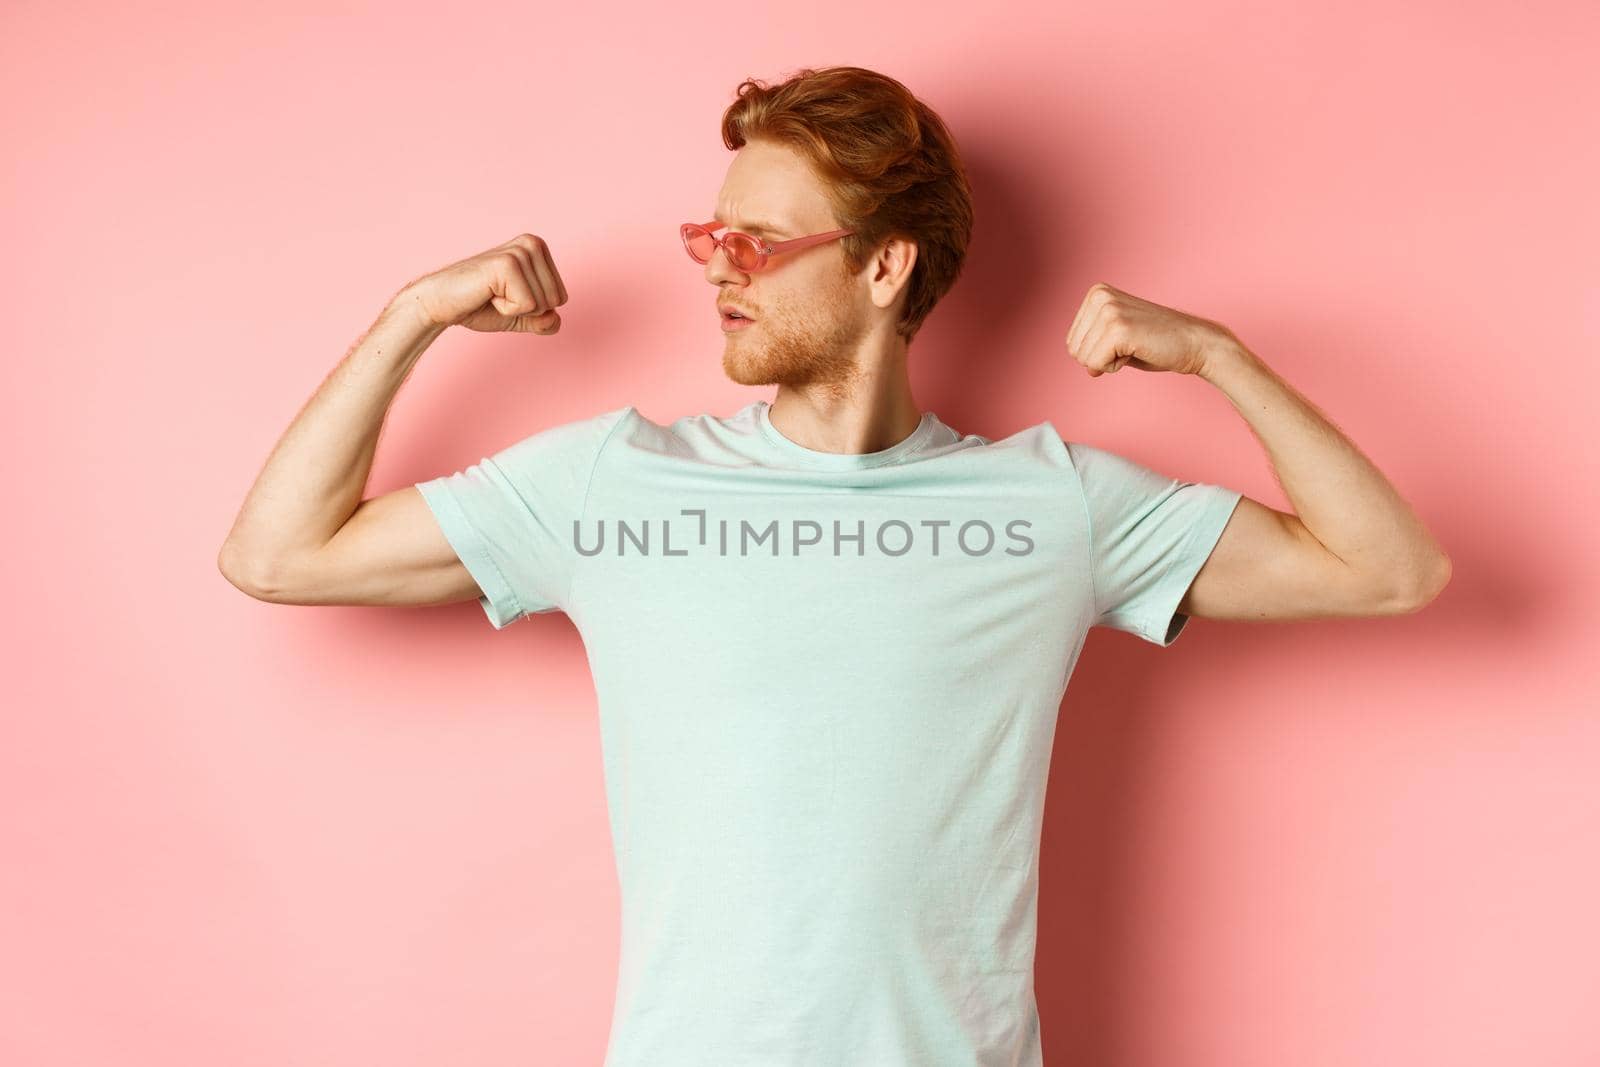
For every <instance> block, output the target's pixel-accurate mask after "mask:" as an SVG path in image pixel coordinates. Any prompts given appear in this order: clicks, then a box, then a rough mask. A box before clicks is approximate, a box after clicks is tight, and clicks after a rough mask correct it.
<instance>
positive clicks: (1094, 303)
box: [1067, 282, 1232, 378]
mask: <svg viewBox="0 0 1600 1067" xmlns="http://www.w3.org/2000/svg"><path fill="white" fill-rule="evenodd" d="M1230 339H1232V334H1231V333H1230V332H1229V331H1228V328H1227V327H1225V326H1223V325H1222V324H1221V323H1218V322H1212V321H1211V320H1210V319H1203V318H1200V317H1198V316H1196V315H1189V314H1186V313H1184V312H1182V311H1177V310H1174V309H1173V308H1169V307H1163V306H1161V305H1160V304H1153V303H1151V302H1150V301H1148V300H1141V299H1140V298H1139V297H1136V296H1134V295H1133V294H1131V293H1125V292H1123V291H1122V290H1120V289H1114V288H1112V287H1111V286H1109V285H1107V284H1106V283H1105V282H1096V283H1095V284H1093V285H1091V286H1090V287H1089V292H1088V293H1087V294H1085V296H1084V298H1083V303H1082V304H1081V305H1080V306H1079V307H1078V314H1077V317H1076V318H1074V319H1073V320H1072V328H1071V329H1069V330H1068V331H1067V352H1068V353H1069V354H1070V355H1071V356H1072V358H1073V359H1075V360H1077V361H1078V362H1079V363H1081V364H1083V366H1084V368H1085V369H1086V370H1087V371H1088V372H1089V377H1091V378H1097V377H1099V376H1100V375H1102V374H1115V373H1116V372H1117V369H1118V368H1120V367H1123V366H1130V367H1137V368H1139V369H1140V370H1147V371H1175V372H1177V373H1179V374H1202V373H1203V372H1204V370H1205V366H1206V358H1207V354H1208V353H1210V352H1212V351H1213V350H1215V348H1216V347H1217V346H1218V345H1220V344H1222V343H1223V342H1225V341H1227V340H1230Z"/></svg>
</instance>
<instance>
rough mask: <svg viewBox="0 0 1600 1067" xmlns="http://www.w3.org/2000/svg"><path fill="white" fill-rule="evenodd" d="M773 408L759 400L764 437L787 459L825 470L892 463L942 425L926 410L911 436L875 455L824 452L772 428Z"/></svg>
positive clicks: (905, 454) (925, 440)
mask: <svg viewBox="0 0 1600 1067" xmlns="http://www.w3.org/2000/svg"><path fill="white" fill-rule="evenodd" d="M771 406H772V405H771V404H769V403H768V402H767V401H765V400H758V401H756V405H755V407H756V412H755V415H756V425H757V427H759V428H760V431H761V436H762V437H763V438H765V439H766V441H767V443H768V444H770V445H771V446H772V447H773V448H776V449H777V450H778V451H779V452H781V453H783V455H784V456H785V457H787V458H789V459H791V460H795V461H798V462H800V463H803V464H806V465H807V466H811V467H818V468H822V469H825V470H859V469H861V468H864V467H880V466H882V465H883V464H885V463H893V462H895V461H896V460H899V459H902V458H904V457H905V456H907V455H909V454H910V453H912V452H915V451H916V450H917V449H919V448H921V447H922V446H923V445H925V444H927V443H928V442H929V441H930V440H931V439H932V438H933V435H934V434H935V433H936V432H937V430H938V424H939V420H938V417H937V416H936V415H934V413H933V412H931V411H924V412H923V413H922V419H921V420H920V421H919V422H918V423H917V428H916V429H914V430H912V431H911V433H910V435H909V436H907V437H904V438H902V439H901V440H899V441H897V442H895V443H894V444H892V445H890V446H889V447H888V448H883V449H879V450H878V451H876V452H821V451H818V450H817V449H814V448H807V447H806V446H805V445H802V444H800V443H799V442H797V441H791V440H789V438H787V437H785V436H784V435H783V434H782V432H780V431H779V429H778V428H777V427H776V426H774V425H772V420H771V418H770V417H769V416H768V409H769V408H770V407H771Z"/></svg>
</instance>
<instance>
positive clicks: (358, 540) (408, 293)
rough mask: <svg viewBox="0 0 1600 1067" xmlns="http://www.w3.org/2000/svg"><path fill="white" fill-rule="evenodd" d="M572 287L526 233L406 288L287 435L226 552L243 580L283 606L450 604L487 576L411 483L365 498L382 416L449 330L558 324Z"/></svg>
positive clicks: (537, 328) (247, 588)
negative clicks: (468, 560) (468, 561)
mask: <svg viewBox="0 0 1600 1067" xmlns="http://www.w3.org/2000/svg"><path fill="white" fill-rule="evenodd" d="M566 299H567V295H566V289H565V286H564V285H563V284H562V282H561V279H560V275H559V274H558V273H557V272H556V270H555V266H554V263H553V262H552V261H551V259H550V256H549V251H548V249H547V248H546V247H545V245H544V242H543V241H541V240H540V239H539V238H537V237H534V236H532V235H529V234H522V235H519V236H518V237H517V238H515V239H513V240H512V241H510V242H507V243H506V244H505V245H501V246H499V247H498V248H494V249H490V250H489V251H487V252H484V253H482V254H481V255H478V256H474V257H472V258H470V259H467V260H463V261H461V262H460V263H457V264H453V265H452V266H450V267H447V268H445V269H444V270H442V271H439V272H437V273H436V274H432V275H428V276H427V277H424V278H421V279H418V280H417V281H415V282H412V283H411V284H410V285H408V286H406V287H405V288H404V289H402V290H401V291H400V292H399V293H397V294H396V295H395V297H394V299H393V300H391V301H390V302H389V305H388V306H387V307H385V308H384V310H383V312H382V314H380V315H379V316H378V318H377V320H376V321H375V322H374V323H373V324H372V326H371V328H370V329H368V330H367V332H366V334H365V335H363V336H362V338H361V339H360V340H359V341H357V342H356V344H355V346H354V347H353V348H352V349H351V350H350V352H349V353H348V354H347V355H346V356H345V358H344V359H343V360H342V361H341V362H340V364H339V365H338V366H337V367H336V368H335V369H334V371H333V372H332V373H331V374H330V375H329V376H328V378H327V379H326V380H325V381H324V382H323V384H322V386H321V387H320V388H319V389H318V390H317V392H316V394H315V395H314V396H313V397H312V398H311V400H310V401H308V402H307V404H306V406H305V407H304V408H303V409H302V410H301V412H300V414H299V415H298V416H296V418H295V420H294V421H293V422H292V423H291V424H290V426H289V428H288V430H286V431H285V432H284V434H283V436H282V437H281V438H280V439H279V441H278V443H277V445H276V447H275V448H274V449H273V451H272V454H271V455H270V456H269V457H268V459H267V462H266V465H265V466H264V467H263V468H262V471H261V473H260V474H259V475H258V476H257V478H256V482H255V485H254V486H253V487H252V488H251V490H250V492H249V494H248V496H247V497H246V498H245V501H244V505H243V507H242V508H241V509H240V511H239V515H238V518H237V519H236V520H235V521H234V524H233V528H232V530H231V531H230V532H229V533H228V536H227V538H226V539H225V540H224V542H223V545H222V549H221V551H220V552H219V553H218V556H217V566H218V568H219V569H220V570H221V571H222V574H223V575H224V577H226V578H227V579H228V581H229V582H231V583H232V584H233V585H234V586H236V587H237V588H239V589H240V590H242V591H244V592H245V593H248V594H249V595H250V596H253V597H256V598H257V599H260V600H267V601H272V602H274V603H284V604H386V605H402V604H446V603H454V602H457V601H463V600H470V599H472V598H474V597H477V596H479V595H480V591H479V588H478V584H477V582H476V581H474V580H473V578H472V576H471V575H470V574H469V573H468V571H467V569H466V567H465V565H463V564H462V562H461V560H460V558H459V557H458V556H457V554H456V552H455V550H454V549H453V548H452V547H451V545H450V543H449V542H448V541H447V540H446V539H445V536H444V533H443V531H442V530H441V529H440V527H439V524H438V522H437V521H436V520H435V519H434V517H433V514H432V512H431V511H430V509H429V508H428V506H427V504H426V503H425V502H424V500H423V498H422V494H421V493H420V492H418V490H417V489H416V487H415V486H406V487H405V488H402V489H396V490H394V491H393V492H390V493H386V494H384V495H382V496H378V497H373V498H371V499H369V500H363V499H362V493H363V492H364V490H365V488H366V483H367V476H368V474H369V473H370V471H371V469H372V458H373V454H374V453H375V452H376V450H377V444H378V437H379V434H380V433H381V431H382V429H383V421H384V417H385V416H386V415H387V413H388V410H389V406H390V404H391V403H392V402H393V400H394V397H395V395H396V394H397V393H398V392H399V390H400V386H401V385H402V384H403V383H404V382H405V380H406V377H407V376H408V375H409V374H410V373H411V369H412V367H414V366H416V363H417V361H418V360H419V359H420V358H421V356H422V353H423V352H424V351H426V350H427V348H428V346H429V345H431V344H432V343H433V342H434V340H435V339H437V338H438V336H439V335H440V334H441V333H443V332H444V331H445V329H446V328H447V327H448V326H450V325H452V324H455V323H460V324H462V325H465V326H467V327H469V328H471V329H474V330H481V331H502V330H513V331H519V332H535V333H544V334H550V333H554V332H556V330H558V329H559V328H560V316H559V315H557V314H556V312H555V310H554V309H555V308H556V307H557V306H559V305H561V304H564V303H566Z"/></svg>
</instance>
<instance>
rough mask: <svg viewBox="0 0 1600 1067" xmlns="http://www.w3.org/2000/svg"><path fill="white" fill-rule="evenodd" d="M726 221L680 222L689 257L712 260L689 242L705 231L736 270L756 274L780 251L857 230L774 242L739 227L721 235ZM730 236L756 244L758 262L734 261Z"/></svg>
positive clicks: (796, 249) (829, 232) (830, 231)
mask: <svg viewBox="0 0 1600 1067" xmlns="http://www.w3.org/2000/svg"><path fill="white" fill-rule="evenodd" d="M726 225H727V223H725V222H718V221H717V220H716V219H712V220H711V221H710V222H705V223H700V222H686V223H684V224H683V225H682V226H679V227H678V236H679V237H682V238H683V248H684V251H686V252H688V253H689V258H690V259H692V260H694V261H695V262H696V263H700V264H706V263H710V262H711V256H707V257H706V258H705V259H701V258H700V257H699V256H697V255H695V254H694V249H693V248H691V247H689V242H690V241H691V240H692V239H693V238H695V237H697V236H699V235H700V234H704V235H705V236H707V237H709V238H711V240H712V242H713V244H714V246H715V247H716V248H720V249H722V253H723V255H724V256H726V257H727V260H728V262H729V264H731V265H732V266H733V268H734V269H735V270H738V271H742V272H743V273H745V274H754V273H756V272H757V271H760V270H765V269H766V267H767V261H768V260H769V259H771V258H772V257H773V256H776V255H781V254H782V253H784V252H798V251H799V250H800V249H802V248H810V247H811V246H812V245H820V244H822V243H823V242H825V241H834V240H837V239H839V238H840V237H848V236H849V235H850V234H852V233H855V232H856V231H854V230H829V231H828V232H827V233H814V234H811V235H810V236H809V237H795V238H791V239H790V240H787V241H779V242H777V243H776V244H773V243H771V242H768V241H763V240H762V239H761V238H759V237H756V236H754V235H752V234H748V233H741V232H740V231H738V230H729V231H728V232H727V233H725V234H723V235H722V236H721V237H718V236H717V235H716V231H717V230H720V229H722V228H723V227H724V226H726ZM730 237H742V238H744V239H745V240H746V241H749V242H750V243H751V244H752V245H754V246H755V249H756V256H757V258H756V263H755V266H753V267H748V268H746V267H741V266H739V264H737V263H735V262H734V259H733V256H732V254H730V253H729V252H728V248H727V245H726V244H724V242H725V241H727V240H728V239H729V238H730ZM711 255H712V256H714V255H716V252H712V253H711Z"/></svg>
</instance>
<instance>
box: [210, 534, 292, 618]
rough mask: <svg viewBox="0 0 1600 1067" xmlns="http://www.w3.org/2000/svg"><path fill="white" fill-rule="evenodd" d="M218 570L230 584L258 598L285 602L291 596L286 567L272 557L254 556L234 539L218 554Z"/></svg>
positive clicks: (226, 543) (224, 544) (223, 546)
mask: <svg viewBox="0 0 1600 1067" xmlns="http://www.w3.org/2000/svg"><path fill="white" fill-rule="evenodd" d="M217 570H219V571H221V572H222V576H223V577H224V578H226V579H227V580H228V584H229V585H231V586H233V587H234V588H235V589H237V590H239V591H240V592H241V593H244V594H245V595H246V596H250V597H254V598H255V599H256V600H265V601H269V602H273V603H281V602H283V600H284V598H285V597H286V596H287V584H286V583H285V582H284V580H283V569H282V568H281V567H278V566H276V565H274V564H273V563H272V562H271V561H270V560H268V559H264V558H262V557H260V556H257V555H251V554H250V553H249V552H246V551H244V550H242V549H240V548H239V546H237V545H235V544H234V543H233V542H231V541H225V542H223V545H222V550H221V551H220V552H218V553H217Z"/></svg>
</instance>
